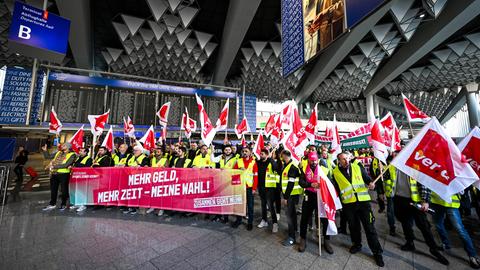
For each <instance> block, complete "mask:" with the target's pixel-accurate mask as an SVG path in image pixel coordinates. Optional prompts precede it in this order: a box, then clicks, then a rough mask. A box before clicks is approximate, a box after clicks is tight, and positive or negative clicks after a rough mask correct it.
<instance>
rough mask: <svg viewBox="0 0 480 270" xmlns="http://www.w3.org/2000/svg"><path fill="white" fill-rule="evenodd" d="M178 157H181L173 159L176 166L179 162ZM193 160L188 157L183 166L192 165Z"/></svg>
mask: <svg viewBox="0 0 480 270" xmlns="http://www.w3.org/2000/svg"><path fill="white" fill-rule="evenodd" d="M178 159H179V158H178V157H176V158H175V159H174V160H173V166H174V167H175V165H176V164H177V160H178ZM191 162H192V160H191V159H188V158H186V159H185V162H184V163H183V168H188V166H189V165H190V163H191Z"/></svg>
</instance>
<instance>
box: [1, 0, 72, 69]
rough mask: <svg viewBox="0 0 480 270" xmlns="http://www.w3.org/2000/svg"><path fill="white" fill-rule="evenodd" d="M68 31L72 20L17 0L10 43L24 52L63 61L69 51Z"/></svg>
mask: <svg viewBox="0 0 480 270" xmlns="http://www.w3.org/2000/svg"><path fill="white" fill-rule="evenodd" d="M69 31H70V21H69V20H67V19H65V18H62V17H60V16H58V15H55V14H52V13H49V12H48V11H44V10H41V9H38V8H35V7H32V6H29V5H27V4H24V3H22V2H19V1H17V2H15V8H14V10H13V14H12V22H11V25H10V31H9V34H8V40H9V42H8V45H9V47H10V49H12V50H13V51H14V52H17V53H20V54H22V55H26V56H30V57H33V58H38V59H41V60H45V61H51V62H55V63H61V62H62V61H63V58H64V57H65V54H66V53H67V45H68V34H69Z"/></svg>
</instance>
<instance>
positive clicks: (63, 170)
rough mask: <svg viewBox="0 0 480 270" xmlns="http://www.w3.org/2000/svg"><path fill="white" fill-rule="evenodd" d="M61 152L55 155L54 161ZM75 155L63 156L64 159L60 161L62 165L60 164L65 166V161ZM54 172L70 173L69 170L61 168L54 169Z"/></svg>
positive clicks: (70, 153) (71, 153)
mask: <svg viewBox="0 0 480 270" xmlns="http://www.w3.org/2000/svg"><path fill="white" fill-rule="evenodd" d="M60 153H61V152H57V153H56V154H55V157H54V158H53V159H54V160H55V159H56V158H57V157H58V155H60ZM73 155H75V153H73V152H69V153H67V154H66V155H65V158H64V159H63V160H62V163H61V164H65V163H66V162H67V160H69V159H70V157H71V156H73ZM56 172H57V173H70V169H69V168H62V169H56Z"/></svg>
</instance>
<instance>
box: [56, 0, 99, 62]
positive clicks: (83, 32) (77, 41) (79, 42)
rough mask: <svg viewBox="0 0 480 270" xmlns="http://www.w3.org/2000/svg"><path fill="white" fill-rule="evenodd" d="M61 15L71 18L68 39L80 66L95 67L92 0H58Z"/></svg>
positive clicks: (74, 57)
mask: <svg viewBox="0 0 480 270" xmlns="http://www.w3.org/2000/svg"><path fill="white" fill-rule="evenodd" d="M56 2H57V7H58V10H59V12H60V16H62V17H65V18H67V19H69V20H70V35H69V37H68V41H69V44H70V49H71V50H72V54H73V59H74V60H75V64H76V66H77V67H78V68H85V69H92V68H93V42H92V31H91V30H92V25H91V13H90V10H91V8H90V0H75V1H70V0H56Z"/></svg>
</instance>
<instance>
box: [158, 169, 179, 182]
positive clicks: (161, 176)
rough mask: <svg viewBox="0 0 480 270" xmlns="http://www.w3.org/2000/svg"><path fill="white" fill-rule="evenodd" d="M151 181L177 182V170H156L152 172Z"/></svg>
mask: <svg viewBox="0 0 480 270" xmlns="http://www.w3.org/2000/svg"><path fill="white" fill-rule="evenodd" d="M152 182H153V183H163V182H178V177H177V171H157V172H154V173H153V179H152Z"/></svg>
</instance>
